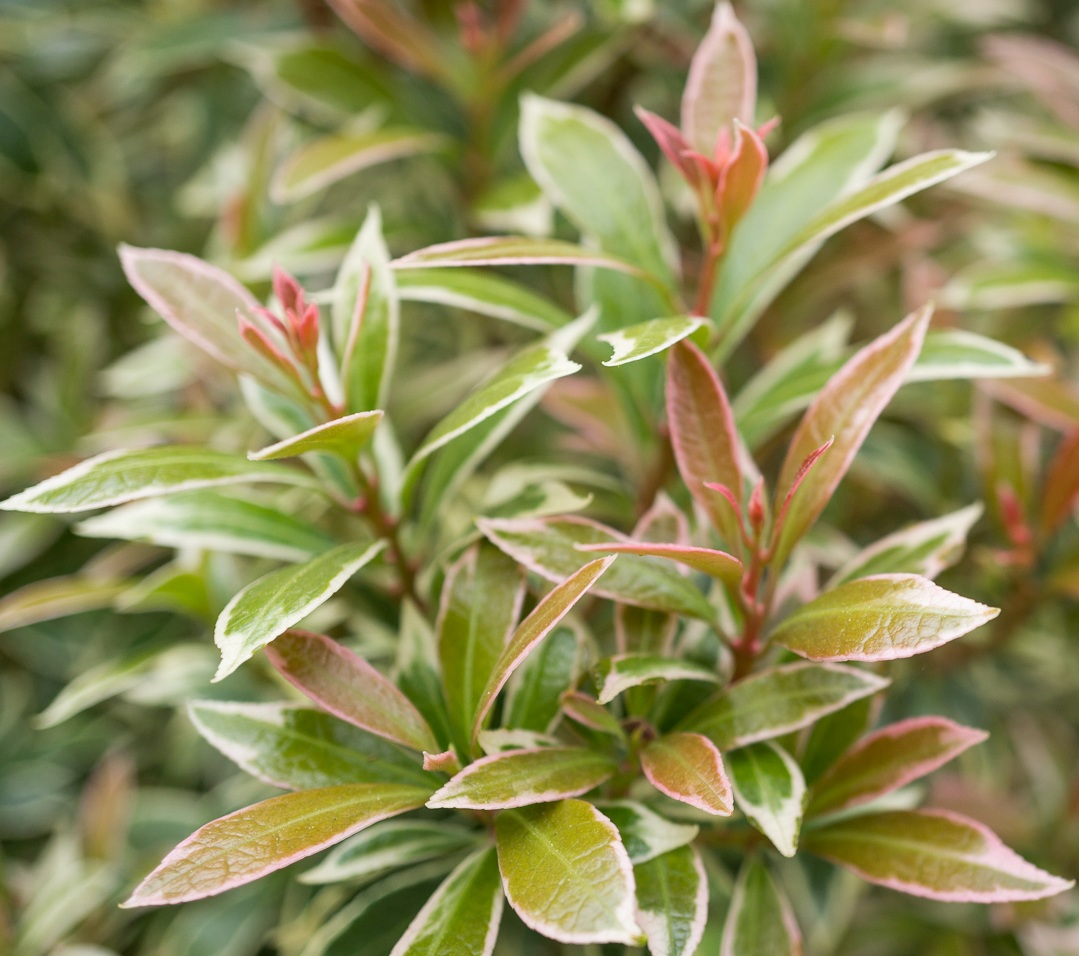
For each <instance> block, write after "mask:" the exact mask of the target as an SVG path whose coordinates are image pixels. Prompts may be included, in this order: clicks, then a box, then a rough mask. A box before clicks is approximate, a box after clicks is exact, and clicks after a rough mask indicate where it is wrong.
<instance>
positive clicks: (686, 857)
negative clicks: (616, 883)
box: [633, 846, 708, 956]
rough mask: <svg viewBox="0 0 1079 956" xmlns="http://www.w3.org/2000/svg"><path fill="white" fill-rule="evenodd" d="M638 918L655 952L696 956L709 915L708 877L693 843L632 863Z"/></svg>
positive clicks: (667, 955) (660, 955)
mask: <svg viewBox="0 0 1079 956" xmlns="http://www.w3.org/2000/svg"><path fill="white" fill-rule="evenodd" d="M633 875H634V878H635V879H636V882H637V920H638V922H639V923H640V924H641V929H643V930H644V933H645V936H647V937H648V951H649V952H650V953H651V954H652V956H693V954H694V953H695V952H697V947H698V946H699V945H700V943H701V938H702V937H703V936H704V926H705V922H706V921H707V919H708V878H707V876H706V875H705V872H704V864H703V863H702V862H701V858H700V854H699V853H698V852H697V850H696V849H695V848H694V847H692V846H683V847H679V848H678V849H676V850H670V851H669V852H667V853H664V854H663V855H662V856H657V857H654V858H653V859H651V860H649V861H648V862H646V863H638V864H637V865H636V866H634V867H633Z"/></svg>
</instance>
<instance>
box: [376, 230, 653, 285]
mask: <svg viewBox="0 0 1079 956" xmlns="http://www.w3.org/2000/svg"><path fill="white" fill-rule="evenodd" d="M536 265H565V266H596V267H598V268H601V269H614V270H615V271H616V272H629V273H631V274H633V275H638V274H640V269H638V268H637V267H636V266H635V265H633V263H631V262H628V261H626V260H625V259H621V258H619V257H618V256H614V255H611V254H610V253H608V252H605V251H603V250H600V249H586V248H585V247H584V246H578V245H575V244H574V243H572V242H563V241H562V240H561V239H536V238H533V237H531V236H490V237H484V238H480V239H458V240H455V241H454V242H441V243H439V244H438V245H434V246H428V247H427V248H426V249H417V250H416V251H415V252H410V253H409V254H408V255H407V256H402V257H401V258H400V259H395V260H394V261H393V267H394V269H396V270H398V271H403V270H406V269H436V268H437V269H460V268H463V267H465V266H536ZM642 278H644V277H643V276H642Z"/></svg>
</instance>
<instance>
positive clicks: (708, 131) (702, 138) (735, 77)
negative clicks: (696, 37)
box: [682, 2, 757, 156]
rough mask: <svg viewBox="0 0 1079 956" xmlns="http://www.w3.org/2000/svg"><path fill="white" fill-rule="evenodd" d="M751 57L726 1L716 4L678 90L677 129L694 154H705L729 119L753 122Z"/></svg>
mask: <svg viewBox="0 0 1079 956" xmlns="http://www.w3.org/2000/svg"><path fill="white" fill-rule="evenodd" d="M756 105H757V58H756V55H755V54H754V52H753V43H752V41H751V40H750V39H749V34H748V33H747V32H746V29H745V27H743V26H742V24H741V23H739V22H738V18H737V17H735V15H734V10H733V8H732V7H731V5H730V4H729V3H726V2H724V3H719V4H716V9H715V12H714V14H713V15H712V24H711V26H710V27H709V28H708V32H707V33H706V34H705V36H704V40H702V41H701V45H700V46H699V47H697V52H696V53H694V54H693V60H692V62H691V63H690V65H689V76H688V77H687V78H686V88H685V92H684V93H683V94H682V132H683V133H684V134H685V137H686V139H687V140H688V141H689V144H690V146H692V147H693V149H695V150H696V151H697V152H698V153H702V154H703V155H705V156H711V155H712V153H713V151H714V150H715V146H716V137H717V135H718V133H719V131H720V130H721V129H724V128H726V127H728V126H729V125H730V124H731V122H732V121H733V120H735V119H740V120H741V121H742V122H743V123H745V124H746V125H750V124H752V123H753V112H754V110H755V109H756Z"/></svg>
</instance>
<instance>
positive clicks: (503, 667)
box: [472, 557, 615, 741]
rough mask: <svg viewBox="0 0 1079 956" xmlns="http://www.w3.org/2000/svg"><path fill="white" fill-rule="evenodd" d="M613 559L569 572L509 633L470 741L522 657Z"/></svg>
mask: <svg viewBox="0 0 1079 956" xmlns="http://www.w3.org/2000/svg"><path fill="white" fill-rule="evenodd" d="M614 560H615V558H614V557H610V558H601V559H600V560H599V561H592V562H590V563H589V564H586V565H585V566H584V567H583V568H581V569H580V570H578V571H576V572H575V573H573V574H572V575H570V576H569V577H568V578H567V579H566V580H565V581H563V582H562V583H561V584H559V585H558V586H557V587H556V588H554V589H553V590H551V591H550V592H549V593H548V594H547V595H546V596H545V597H544V598H543V600H542V601H540V602H539V604H537V605H536V607H535V609H534V610H533V611H532V613H531V614H529V615H528V617H526V618H525V619H524V620H523V621H522V622H521V624H520V625H519V626H518V628H517V630H515V631H514V632H513V635H512V636H511V637H510V639H509V641H508V642H507V644H506V647H505V649H504V650H503V651H502V655H501V657H499V659H498V661H497V662H496V663H495V666H494V669H493V670H492V671H491V676H490V678H489V679H488V681H487V686H486V687H485V688H484V690H483V694H482V695H481V696H480V700H479V704H478V705H477V708H476V719H475V721H474V722H473V725H472V740H473V741H475V740H476V737H477V735H478V734H479V732H480V731H481V730H482V729H483V722H484V720H486V718H487V714H488V712H489V711H490V709H491V705H492V704H493V703H494V700H495V697H497V696H498V692H499V691H500V690H502V688H503V687H505V686H506V681H508V680H509V679H510V675H511V674H512V673H513V672H514V671H515V670H516V669H517V668H518V667H520V666H521V663H522V662H523V661H524V659H525V658H526V657H528V655H529V654H530V653H531V652H532V651H533V650H534V649H535V648H536V646H537V645H538V644H539V643H540V642H541V641H542V640H543V639H544V638H545V637H546V636H547V635H548V634H550V633H551V631H553V630H554V629H555V627H556V626H557V624H558V622H559V621H561V620H562V618H564V617H565V616H566V615H567V614H568V613H569V612H570V610H571V609H572V608H573V606H574V605H575V604H576V603H577V602H578V601H579V600H580V599H581V598H583V597H584V596H585V594H587V593H588V590H589V589H590V588H591V587H592V585H593V584H595V583H596V581H597V580H598V579H599V577H600V575H601V574H603V572H604V571H606V570H607V569H608V568H609V567H610V566H611V564H612V563H613V562H614Z"/></svg>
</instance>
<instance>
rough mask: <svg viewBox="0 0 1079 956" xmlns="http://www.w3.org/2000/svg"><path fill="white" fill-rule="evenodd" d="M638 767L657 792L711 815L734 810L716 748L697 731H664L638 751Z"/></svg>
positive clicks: (727, 813) (724, 771) (725, 814)
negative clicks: (639, 761) (661, 735)
mask: <svg viewBox="0 0 1079 956" xmlns="http://www.w3.org/2000/svg"><path fill="white" fill-rule="evenodd" d="M641 770H643V771H644V775H645V776H646V777H647V778H648V782H649V783H651V784H652V786H653V787H655V788H656V789H657V790H659V791H660V792H661V793H664V794H666V795H667V796H668V797H670V798H671V799H672V800H678V801H679V802H680V803H687V804H689V805H690V806H691V807H696V808H697V809H698V810H702V811H704V812H705V813H710V814H712V815H713V816H721V817H726V816H730V814H731V812H732V810H733V809H734V803H733V799H732V796H731V782H730V780H729V779H728V778H727V771H726V770H725V769H724V767H723V758H722V757H721V756H720V753H719V749H718V748H717V747H716V745H715V744H714V743H712V741H710V740H709V739H708V738H707V737H703V736H701V735H700V734H686V733H675V734H667V735H666V736H665V737H659V738H657V739H656V740H653V741H652V742H651V743H650V744H649V745H648V746H647V747H645V748H644V750H642V751H641Z"/></svg>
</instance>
